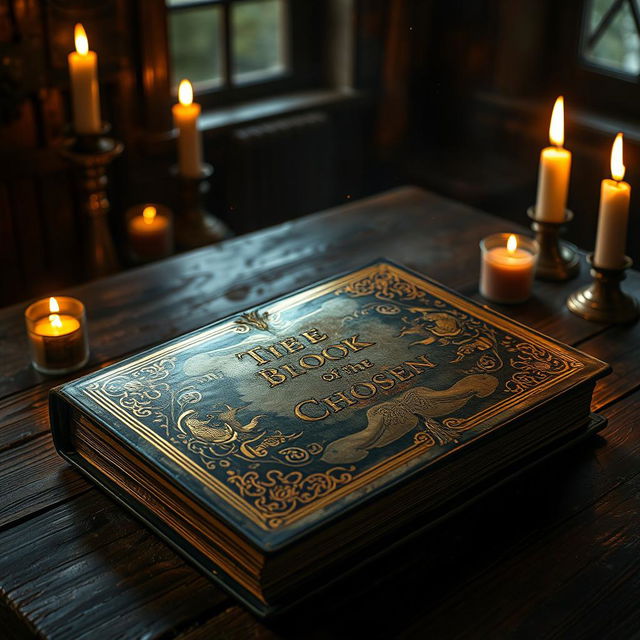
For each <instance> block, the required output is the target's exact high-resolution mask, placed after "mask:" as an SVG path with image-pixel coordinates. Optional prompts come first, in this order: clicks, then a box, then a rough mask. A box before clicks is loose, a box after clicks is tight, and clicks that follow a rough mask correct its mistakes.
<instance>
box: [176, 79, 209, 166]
mask: <svg viewBox="0 0 640 640" xmlns="http://www.w3.org/2000/svg"><path fill="white" fill-rule="evenodd" d="M172 111H173V121H174V123H175V126H176V127H177V128H178V168H179V169H180V173H181V174H182V175H183V176H186V177H188V178H198V177H199V176H200V175H201V174H202V141H201V139H200V132H199V131H198V116H199V115H200V105H199V104H198V103H197V102H194V101H193V88H192V87H191V83H190V82H189V81H188V80H183V81H182V82H181V83H180V86H179V87H178V103H177V104H174V105H173V108H172Z"/></svg>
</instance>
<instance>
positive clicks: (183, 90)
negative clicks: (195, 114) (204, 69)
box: [178, 80, 193, 105]
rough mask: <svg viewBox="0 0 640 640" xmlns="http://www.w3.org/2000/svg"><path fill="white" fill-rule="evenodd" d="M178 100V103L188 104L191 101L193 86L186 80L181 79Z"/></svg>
mask: <svg viewBox="0 0 640 640" xmlns="http://www.w3.org/2000/svg"><path fill="white" fill-rule="evenodd" d="M178 100H179V101H180V104H183V105H189V104H191V103H192V102H193V87H192V86H191V83H190V82H189V81H188V80H183V81H182V82H181V83H180V86H179V87H178Z"/></svg>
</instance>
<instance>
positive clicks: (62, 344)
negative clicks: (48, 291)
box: [24, 296, 89, 375]
mask: <svg viewBox="0 0 640 640" xmlns="http://www.w3.org/2000/svg"><path fill="white" fill-rule="evenodd" d="M24 318H25V323H26V325H27V335H28V337H29V350H30V353H31V362H32V364H33V366H34V368H35V369H36V370H37V371H40V373H45V374H47V375H60V374H63V373H69V372H70V371H75V370H76V369H79V368H80V367H82V366H84V365H85V364H86V363H87V360H88V359H89V340H88V337H87V329H86V325H87V320H86V316H85V310H84V305H83V304H82V302H80V300H76V299H75V298H70V297H68V296H59V297H55V298H45V299H43V300H38V301H37V302H34V303H33V304H31V305H29V307H27V310H26V311H25V314H24Z"/></svg>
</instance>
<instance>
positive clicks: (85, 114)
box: [68, 24, 102, 134]
mask: <svg viewBox="0 0 640 640" xmlns="http://www.w3.org/2000/svg"><path fill="white" fill-rule="evenodd" d="M74 35H75V42H76V50H75V51H72V52H71V53H70V54H69V58H68V59H69V75H70V77H71V100H72V103H73V126H74V128H75V130H76V133H81V134H92V133H100V131H101V130H102V121H101V119H100V92H99V88H98V56H97V55H96V53H95V51H89V42H88V40H87V34H86V33H85V31H84V28H83V26H82V25H81V24H77V25H76V27H75V32H74Z"/></svg>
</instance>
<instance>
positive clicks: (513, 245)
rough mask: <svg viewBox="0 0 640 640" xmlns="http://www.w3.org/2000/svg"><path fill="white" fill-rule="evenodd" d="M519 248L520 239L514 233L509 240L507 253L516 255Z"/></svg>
mask: <svg viewBox="0 0 640 640" xmlns="http://www.w3.org/2000/svg"><path fill="white" fill-rule="evenodd" d="M517 248H518V239H517V238H516V237H515V235H513V233H512V234H511V235H510V236H509V239H508V240H507V251H508V252H509V253H515V251H516V249H517Z"/></svg>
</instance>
